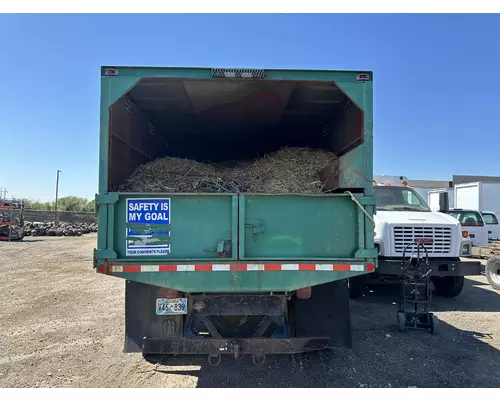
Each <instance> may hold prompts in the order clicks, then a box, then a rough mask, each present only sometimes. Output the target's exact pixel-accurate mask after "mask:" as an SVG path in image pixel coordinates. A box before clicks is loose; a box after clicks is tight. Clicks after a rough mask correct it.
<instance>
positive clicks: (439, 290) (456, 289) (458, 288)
mask: <svg viewBox="0 0 500 400" xmlns="http://www.w3.org/2000/svg"><path fill="white" fill-rule="evenodd" d="M464 282H465V278H464V277H463V276H443V277H441V276H435V277H433V278H432V283H433V284H434V289H435V292H436V295H438V296H443V297H457V296H458V295H459V294H460V293H462V290H463V288H464Z"/></svg>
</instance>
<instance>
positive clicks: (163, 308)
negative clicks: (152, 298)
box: [156, 298, 188, 315]
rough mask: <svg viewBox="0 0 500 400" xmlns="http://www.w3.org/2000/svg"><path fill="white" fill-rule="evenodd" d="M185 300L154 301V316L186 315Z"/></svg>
mask: <svg viewBox="0 0 500 400" xmlns="http://www.w3.org/2000/svg"><path fill="white" fill-rule="evenodd" d="M187 303H188V302H187V299H186V298H181V299H156V315H171V314H187Z"/></svg>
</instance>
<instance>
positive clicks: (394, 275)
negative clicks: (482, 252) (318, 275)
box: [350, 176, 481, 297]
mask: <svg viewBox="0 0 500 400" xmlns="http://www.w3.org/2000/svg"><path fill="white" fill-rule="evenodd" d="M374 180H375V181H374V188H373V192H374V194H375V197H376V203H377V211H376V215H375V217H374V220H375V247H376V248H377V249H378V253H379V257H378V267H377V269H376V270H375V272H374V273H372V274H369V275H366V276H364V277H361V278H359V279H354V280H352V282H350V287H351V297H356V296H358V295H360V294H361V292H362V290H363V289H364V287H365V286H366V284H368V283H384V282H385V283H390V282H395V281H400V280H401V277H402V275H403V265H402V262H403V252H405V250H406V254H405V257H406V260H407V262H408V260H409V259H411V260H412V262H415V261H416V260H417V258H418V257H420V258H423V257H425V255H426V254H425V253H424V252H422V251H420V254H419V255H418V254H417V249H416V246H409V247H408V245H410V244H411V243H415V242H417V243H421V244H422V245H423V246H424V247H425V249H426V250H427V256H428V261H429V268H430V269H431V270H432V275H431V276H432V282H433V285H434V288H435V292H436V294H438V295H442V296H447V297H455V296H458V295H459V294H460V293H461V292H462V289H463V286H464V276H467V275H480V274H481V263H480V262H479V261H465V260H461V257H468V256H470V255H471V250H472V243H471V240H470V239H469V238H467V237H464V236H463V234H462V228H461V225H460V222H459V221H458V220H457V219H456V218H453V217H452V216H450V215H447V214H444V213H441V212H434V211H431V210H430V209H429V207H428V205H427V203H426V202H425V201H424V200H423V199H422V197H421V196H420V195H419V194H418V193H417V192H416V191H415V190H414V189H412V188H410V187H408V186H407V181H408V180H407V179H406V178H405V177H397V178H396V179H394V178H393V177H392V178H391V177H388V176H375V178H374Z"/></svg>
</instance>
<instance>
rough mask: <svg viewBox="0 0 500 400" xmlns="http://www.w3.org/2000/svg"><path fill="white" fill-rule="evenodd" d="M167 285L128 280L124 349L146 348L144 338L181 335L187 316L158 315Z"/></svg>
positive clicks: (164, 337)
mask: <svg viewBox="0 0 500 400" xmlns="http://www.w3.org/2000/svg"><path fill="white" fill-rule="evenodd" d="M162 290H163V288H161V287H158V286H153V285H146V284H144V283H138V282H134V281H126V283H125V346H124V352H126V353H134V352H142V345H143V338H144V337H155V338H160V339H167V338H181V337H182V335H183V330H184V326H183V324H184V316H183V315H175V316H163V315H161V316H160V315H156V299H157V298H159V297H163V296H162Z"/></svg>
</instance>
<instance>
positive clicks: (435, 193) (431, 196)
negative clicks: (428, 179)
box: [425, 188, 455, 211]
mask: <svg viewBox="0 0 500 400" xmlns="http://www.w3.org/2000/svg"><path fill="white" fill-rule="evenodd" d="M442 192H447V193H448V208H454V207H455V201H454V197H455V196H454V190H453V189H451V188H446V189H445V188H443V189H429V190H428V192H427V197H425V198H426V199H427V204H428V205H429V208H430V209H431V210H432V211H440V205H439V193H442Z"/></svg>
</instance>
